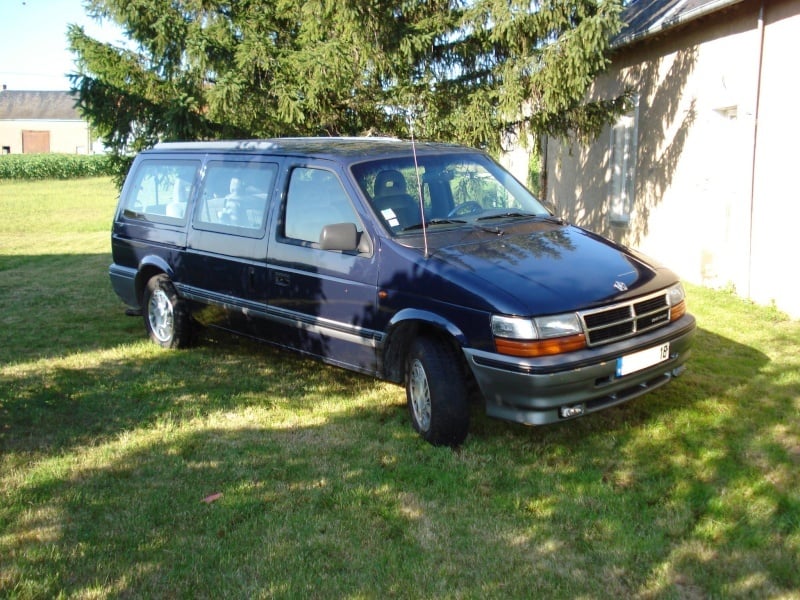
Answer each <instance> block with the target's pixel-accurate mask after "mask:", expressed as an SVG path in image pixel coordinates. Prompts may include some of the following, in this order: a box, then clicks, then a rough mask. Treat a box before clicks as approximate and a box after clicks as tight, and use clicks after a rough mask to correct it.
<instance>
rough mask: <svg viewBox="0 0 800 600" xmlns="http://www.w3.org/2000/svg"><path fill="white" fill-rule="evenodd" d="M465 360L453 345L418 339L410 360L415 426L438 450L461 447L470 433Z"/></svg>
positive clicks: (408, 377) (408, 392) (409, 398)
mask: <svg viewBox="0 0 800 600" xmlns="http://www.w3.org/2000/svg"><path fill="white" fill-rule="evenodd" d="M460 361H461V357H460V356H459V355H458V354H457V352H456V349H455V348H453V347H452V346H451V345H449V344H446V343H444V342H441V341H437V340H435V339H432V338H427V337H423V338H418V339H416V340H414V342H413V343H412V344H411V348H410V350H409V352H408V356H407V358H406V400H407V403H408V412H409V415H410V416H411V424H412V426H413V427H414V429H415V430H416V431H417V432H418V433H419V434H420V436H422V438H423V439H424V440H426V441H427V442H430V443H431V444H433V445H434V446H458V445H460V444H461V443H462V442H463V441H464V440H465V439H466V437H467V432H468V431H469V400H468V394H467V385H466V381H465V373H464V370H463V369H462V368H461V362H460Z"/></svg>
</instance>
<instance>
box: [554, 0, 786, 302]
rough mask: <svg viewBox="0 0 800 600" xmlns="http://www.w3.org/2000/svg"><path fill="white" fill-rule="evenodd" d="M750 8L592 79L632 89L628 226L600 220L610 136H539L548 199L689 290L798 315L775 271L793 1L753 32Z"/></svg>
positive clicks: (602, 90) (780, 252)
mask: <svg viewBox="0 0 800 600" xmlns="http://www.w3.org/2000/svg"><path fill="white" fill-rule="evenodd" d="M759 6H760V3H758V2H744V3H742V4H741V5H738V6H736V7H735V8H734V9H732V10H729V11H726V12H725V13H724V14H723V15H718V16H717V17H715V18H713V19H711V18H708V19H703V20H698V21H696V22H694V23H690V24H688V25H687V26H686V27H685V28H684V29H681V30H679V31H678V32H677V33H676V32H673V33H670V34H668V35H663V36H661V37H660V38H658V39H655V40H653V39H651V40H649V41H647V42H643V43H639V44H637V45H636V46H633V47H631V48H630V49H628V50H627V51H626V53H624V54H621V55H620V56H617V57H616V59H615V62H614V70H613V71H612V72H611V73H609V74H608V75H607V76H605V77H603V78H602V79H601V80H599V81H598V82H597V85H596V86H595V89H594V90H593V92H592V94H593V95H594V96H596V97H609V96H611V95H614V94H617V93H618V92H619V91H620V90H621V89H622V86H623V85H630V86H632V87H633V89H634V91H635V92H636V93H638V94H639V109H638V135H637V141H638V153H637V162H636V183H635V194H634V204H633V208H632V212H631V215H630V223H629V225H628V226H627V227H625V228H621V227H613V226H612V225H611V224H610V222H609V220H608V199H609V176H608V165H609V160H610V134H609V133H607V134H604V135H603V136H601V138H600V139H599V140H598V141H597V142H596V143H595V144H593V145H592V146H590V147H588V148H577V147H575V148H571V149H570V148H565V147H562V146H560V145H559V144H558V143H557V142H555V141H553V140H550V141H548V143H547V145H546V148H547V154H546V162H547V169H548V174H549V180H548V198H547V199H548V200H549V201H550V202H551V203H552V204H553V205H555V206H556V207H557V208H558V210H559V212H560V213H561V214H562V215H563V216H565V217H567V218H569V219H570V220H571V221H573V222H575V223H577V224H579V225H583V226H586V227H588V228H590V229H592V230H595V231H598V232H600V233H602V234H604V235H607V236H610V237H612V238H614V239H616V240H618V241H620V242H622V243H625V244H627V245H630V246H633V247H636V248H638V249H640V250H642V251H643V252H645V253H647V254H649V255H651V256H652V257H654V258H655V259H657V260H659V261H661V262H663V263H665V264H667V265H668V266H670V267H672V268H673V269H674V270H676V271H677V272H678V273H679V275H680V276H681V277H683V278H684V279H686V280H688V281H691V282H695V283H701V284H705V285H709V286H715V287H728V286H732V287H734V288H735V289H736V291H737V292H738V293H740V294H742V295H744V296H746V297H751V298H753V299H754V300H756V301H758V302H762V303H770V302H775V303H776V304H777V305H778V306H779V307H780V308H782V309H783V310H785V311H787V312H789V313H790V314H792V315H793V316H797V317H800V294H798V290H797V284H796V283H794V282H790V281H789V279H790V278H787V277H786V272H785V266H783V265H785V264H786V261H787V259H788V257H789V256H796V255H797V252H793V253H789V254H787V252H788V251H790V250H791V248H788V247H787V245H788V240H791V239H792V238H793V237H797V236H798V235H799V233H800V232H798V231H797V223H798V218H797V217H798V216H800V215H798V212H797V211H798V206H800V199H796V196H797V194H796V193H795V192H793V185H792V181H791V179H792V165H791V162H792V158H793V157H792V156H791V155H792V154H793V153H792V152H791V147H790V146H788V144H789V143H790V141H791V142H794V141H795V140H797V139H800V138H799V137H798V135H797V134H800V131H798V122H799V120H798V118H797V117H796V115H795V112H796V111H792V110H791V109H790V104H791V103H792V102H793V100H794V99H796V98H797V94H796V93H793V92H796V91H797V78H796V77H795V75H794V68H793V67H791V61H793V60H794V57H795V56H797V50H798V46H799V45H800V19H799V18H798V15H800V1H798V0H794V1H791V2H772V3H769V6H767V7H766V9H765V13H764V14H765V19H764V24H765V26H764V27H763V28H761V27H760V26H759V18H758V17H759ZM762 32H763V40H764V45H763V47H764V53H763V61H760V60H759V57H760V56H761V47H762V44H761V40H762ZM759 82H760V83H759ZM759 85H760V89H761V95H760V103H759V96H758V90H759ZM757 111H758V114H759V115H760V119H758V127H756V123H757V119H756V114H757ZM754 152H755V154H754ZM754 165H755V168H754ZM754 176H755V179H754ZM751 205H752V210H751ZM751 215H752V218H751ZM751 225H752V236H751ZM784 240H786V241H784ZM781 269H784V272H783V273H781V272H780V270H781ZM794 279H795V280H796V278H794Z"/></svg>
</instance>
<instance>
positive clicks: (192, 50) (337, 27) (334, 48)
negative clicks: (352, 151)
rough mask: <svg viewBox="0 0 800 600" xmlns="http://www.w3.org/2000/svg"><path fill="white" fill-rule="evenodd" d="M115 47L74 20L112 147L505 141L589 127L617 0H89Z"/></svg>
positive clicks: (83, 102)
mask: <svg viewBox="0 0 800 600" xmlns="http://www.w3.org/2000/svg"><path fill="white" fill-rule="evenodd" d="M86 8H87V11H88V13H89V14H90V15H92V16H94V17H96V18H98V19H100V20H110V21H113V22H115V23H117V24H118V25H120V26H121V27H122V29H123V30H124V31H125V33H126V35H127V36H128V38H129V40H130V42H131V43H130V44H129V46H128V47H125V48H120V47H114V46H112V45H109V44H103V43H100V42H98V41H96V40H94V39H92V38H90V37H88V36H87V35H86V34H85V32H84V31H83V30H82V28H80V27H77V26H74V25H72V26H70V27H69V31H68V38H69V42H70V45H71V49H72V51H73V53H74V54H75V55H76V73H74V74H73V86H74V92H75V94H76V96H77V98H78V106H79V108H80V109H81V110H82V111H83V114H84V116H85V117H86V118H88V119H89V121H90V123H91V124H92V125H93V127H94V129H95V131H96V132H97V133H98V134H100V135H101V136H102V137H103V138H104V139H105V140H106V141H107V143H108V144H109V145H110V147H111V148H112V149H113V150H115V151H116V152H118V153H120V154H123V153H126V152H127V153H130V152H131V151H137V150H140V149H142V148H145V147H148V146H151V145H152V144H154V143H155V142H157V141H159V140H175V139H215V138H230V137H246V138H251V137H271V136H285V135H357V134H362V133H364V132H380V133H382V134H393V135H398V136H401V137H407V136H408V135H409V128H410V126H411V125H412V124H413V127H414V132H415V134H416V135H417V136H418V137H421V138H427V139H435V140H447V141H459V142H462V143H466V144H469V145H473V146H481V147H485V148H488V149H497V148H498V147H499V146H500V144H501V141H502V139H503V136H504V135H505V134H507V133H509V132H516V133H531V132H532V133H548V134H550V135H557V136H562V137H576V138H579V139H586V138H591V137H592V136H594V135H596V134H597V133H598V132H599V130H600V128H601V127H602V126H603V125H604V124H605V123H607V122H609V121H610V120H611V119H613V118H614V117H615V116H616V115H618V114H620V113H621V112H622V111H623V109H624V107H625V104H626V97H625V96H624V95H623V96H621V97H619V98H612V99H609V100H607V101H603V102H594V103H587V102H585V95H586V91H587V89H588V87H589V85H590V84H591V82H592V81H593V79H594V78H595V76H596V75H597V74H598V73H599V72H601V71H602V70H603V69H604V68H605V66H606V64H607V61H608V59H607V55H608V52H609V39H610V38H611V37H612V36H613V34H614V33H615V32H617V31H618V30H619V27H620V25H621V23H620V21H619V12H620V10H621V1H620V0H541V1H540V0H533V1H531V0H527V1H523V0H404V1H401V2H388V1H386V0H348V1H347V2H342V1H341V0H239V1H235V0H232V1H222V0H88V1H87V5H86Z"/></svg>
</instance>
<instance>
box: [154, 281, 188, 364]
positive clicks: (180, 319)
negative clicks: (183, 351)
mask: <svg viewBox="0 0 800 600" xmlns="http://www.w3.org/2000/svg"><path fill="white" fill-rule="evenodd" d="M143 314H144V327H145V329H146V330H147V333H148V335H149V336H150V339H151V340H153V341H154V342H155V343H156V344H158V345H159V346H161V347H162V348H183V347H185V346H188V345H189V341H190V339H191V323H190V321H189V311H188V310H187V308H186V303H185V302H184V301H183V300H182V299H181V298H180V297H179V296H178V293H177V292H176V291H175V286H173V285H172V282H171V281H170V279H169V277H167V276H166V275H163V274H161V275H155V276H153V277H151V278H150V280H149V281H148V282H147V287H146V288H145V290H144V311H143Z"/></svg>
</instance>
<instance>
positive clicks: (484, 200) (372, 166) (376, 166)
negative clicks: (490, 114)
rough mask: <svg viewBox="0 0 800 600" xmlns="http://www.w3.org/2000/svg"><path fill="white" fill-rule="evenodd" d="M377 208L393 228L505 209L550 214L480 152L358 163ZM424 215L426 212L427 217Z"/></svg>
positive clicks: (454, 221)
mask: <svg viewBox="0 0 800 600" xmlns="http://www.w3.org/2000/svg"><path fill="white" fill-rule="evenodd" d="M353 174H354V176H355V178H356V181H357V182H358V184H359V187H360V188H361V190H362V191H363V192H364V195H365V196H366V197H367V198H368V199H369V200H370V203H371V205H372V207H373V209H374V211H375V213H376V214H377V215H378V216H379V217H380V218H381V220H383V222H384V224H385V225H386V227H387V228H388V229H389V231H391V232H392V233H394V234H402V233H404V232H410V231H415V230H417V229H419V227H420V226H421V224H422V221H423V218H424V221H425V222H426V224H430V225H432V226H436V227H438V226H446V227H452V226H459V225H460V224H464V223H474V222H475V221H478V220H481V219H495V218H501V217H502V216H503V215H521V214H522V215H529V214H530V215H546V214H548V212H547V210H546V209H545V208H544V207H543V206H542V205H541V204H540V203H539V201H538V200H536V198H534V196H533V195H532V194H531V193H530V192H529V191H528V190H527V189H525V187H524V186H522V185H521V184H520V183H519V182H518V181H517V180H515V179H514V178H513V177H512V176H511V175H510V174H509V173H508V172H507V171H505V170H504V169H503V168H502V167H500V166H499V165H497V164H496V163H494V162H493V161H491V160H489V159H488V158H487V157H485V156H483V155H480V154H476V155H471V154H453V155H431V156H419V157H418V160H417V164H416V165H415V163H414V159H413V156H410V157H408V158H402V159H386V160H380V161H372V162H367V163H361V164H358V165H355V166H353ZM423 215H424V217H423Z"/></svg>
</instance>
